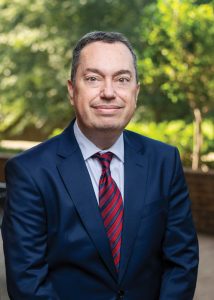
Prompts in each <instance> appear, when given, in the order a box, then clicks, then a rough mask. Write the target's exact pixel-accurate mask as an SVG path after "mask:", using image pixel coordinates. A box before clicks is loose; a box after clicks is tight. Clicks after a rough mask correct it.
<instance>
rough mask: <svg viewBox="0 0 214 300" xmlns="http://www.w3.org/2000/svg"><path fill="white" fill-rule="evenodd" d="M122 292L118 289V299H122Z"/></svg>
mask: <svg viewBox="0 0 214 300" xmlns="http://www.w3.org/2000/svg"><path fill="white" fill-rule="evenodd" d="M124 294H125V292H124V291H123V290H119V291H118V293H117V296H118V300H119V299H123V298H124Z"/></svg>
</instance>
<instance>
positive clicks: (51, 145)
mask: <svg viewBox="0 0 214 300" xmlns="http://www.w3.org/2000/svg"><path fill="white" fill-rule="evenodd" d="M59 139H60V135H58V136H55V137H53V138H50V139H48V140H46V141H44V142H41V143H40V144H38V145H36V146H34V147H32V148H30V149H28V150H25V151H23V152H21V153H19V154H17V155H15V156H13V157H12V158H10V159H9V160H8V162H7V164H6V166H7V165H10V164H14V163H15V164H16V163H18V164H22V165H25V164H26V165H27V164H28V163H29V162H30V163H31V165H34V164H36V163H37V161H38V160H39V161H42V160H43V161H45V160H47V159H50V157H51V156H52V155H53V154H54V153H56V150H57V145H58V141H59Z"/></svg>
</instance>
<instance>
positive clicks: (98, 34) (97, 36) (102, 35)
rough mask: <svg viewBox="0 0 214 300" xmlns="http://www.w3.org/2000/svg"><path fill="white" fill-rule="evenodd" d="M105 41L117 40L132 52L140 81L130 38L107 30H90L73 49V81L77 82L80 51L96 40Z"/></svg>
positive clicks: (114, 41) (136, 74) (136, 73)
mask: <svg viewBox="0 0 214 300" xmlns="http://www.w3.org/2000/svg"><path fill="white" fill-rule="evenodd" d="M100 41H101V42H104V43H109V44H113V43H116V42H120V43H123V44H124V45H125V46H126V47H127V48H128V49H129V50H130V52H131V55H132V58H133V63H134V69H135V76H136V81H137V82H138V79H139V77H138V71H137V57H136V54H135V53H134V50H133V48H132V46H131V44H130V42H129V40H128V39H127V38H126V37H125V36H124V35H123V34H122V33H119V32H105V31H93V32H89V33H87V34H86V35H84V36H83V37H82V38H81V39H80V40H79V41H78V42H77V44H76V46H75V47H74V50H73V57H72V65H71V81H72V82H73V83H74V82H75V77H76V72H77V68H78V65H79V59H80V53H81V51H82V49H83V48H84V47H85V46H87V45H88V44H91V43H94V42H100Z"/></svg>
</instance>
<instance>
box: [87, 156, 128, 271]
mask: <svg viewBox="0 0 214 300" xmlns="http://www.w3.org/2000/svg"><path fill="white" fill-rule="evenodd" d="M93 157H94V158H96V159H98V160H99V162H100V164H101V166H102V174H101V177H100V181H99V208H100V213H101V216H102V219H103V223H104V226H105V229H106V232H107V236H108V238H109V243H110V246H111V250H112V256H113V259H114V263H115V266H116V268H117V270H118V268H119V263H120V248H121V233H122V227H123V201H122V196H121V193H120V190H119V188H118V186H117V184H116V182H115V181H114V179H113V178H112V177H111V171H110V163H111V160H112V157H113V153H111V152H106V153H104V154H99V153H96V154H95V155H94V156H93Z"/></svg>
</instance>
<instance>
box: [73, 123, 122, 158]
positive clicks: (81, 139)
mask: <svg viewBox="0 0 214 300" xmlns="http://www.w3.org/2000/svg"><path fill="white" fill-rule="evenodd" d="M74 135H75V138H76V140H77V143H78V144H79V147H80V150H81V152H82V155H83V158H84V160H87V159H88V158H90V157H91V156H92V155H94V154H95V153H97V152H101V153H104V152H107V151H111V152H112V153H114V155H115V156H116V157H117V158H118V159H119V160H121V161H122V162H123V163H124V140H123V133H121V135H120V136H119V138H118V139H117V140H116V142H115V143H114V144H113V145H112V146H111V147H110V148H109V149H106V150H102V149H100V148H98V147H97V146H96V145H95V144H93V143H92V142H91V141H90V140H89V139H88V138H87V137H86V136H85V135H84V134H83V133H82V131H81V130H80V128H79V126H78V124H77V121H75V123H74Z"/></svg>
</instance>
